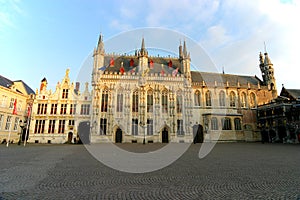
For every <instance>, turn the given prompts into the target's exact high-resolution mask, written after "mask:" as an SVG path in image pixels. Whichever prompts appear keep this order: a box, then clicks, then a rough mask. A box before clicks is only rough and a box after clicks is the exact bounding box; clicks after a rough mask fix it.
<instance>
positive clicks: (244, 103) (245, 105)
mask: <svg viewBox="0 0 300 200" xmlns="http://www.w3.org/2000/svg"><path fill="white" fill-rule="evenodd" d="M241 107H242V108H246V107H247V97H246V93H245V92H242V94H241Z"/></svg>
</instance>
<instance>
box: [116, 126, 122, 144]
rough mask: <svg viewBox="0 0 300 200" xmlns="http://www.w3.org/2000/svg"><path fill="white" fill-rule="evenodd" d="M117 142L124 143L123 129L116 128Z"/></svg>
mask: <svg viewBox="0 0 300 200" xmlns="http://www.w3.org/2000/svg"><path fill="white" fill-rule="evenodd" d="M116 143H122V129H120V128H118V129H117V130H116Z"/></svg>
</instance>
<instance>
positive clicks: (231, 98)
mask: <svg viewBox="0 0 300 200" xmlns="http://www.w3.org/2000/svg"><path fill="white" fill-rule="evenodd" d="M229 98H230V107H235V93H234V92H233V91H231V92H230V95H229Z"/></svg>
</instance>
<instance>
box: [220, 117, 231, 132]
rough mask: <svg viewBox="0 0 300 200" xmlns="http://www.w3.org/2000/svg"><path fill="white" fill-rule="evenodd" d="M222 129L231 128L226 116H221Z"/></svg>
mask: <svg viewBox="0 0 300 200" xmlns="http://www.w3.org/2000/svg"><path fill="white" fill-rule="evenodd" d="M222 130H231V120H230V118H228V117H225V118H222Z"/></svg>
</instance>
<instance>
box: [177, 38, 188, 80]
mask: <svg viewBox="0 0 300 200" xmlns="http://www.w3.org/2000/svg"><path fill="white" fill-rule="evenodd" d="M179 60H180V63H181V68H180V71H181V73H183V74H184V76H185V78H187V79H188V80H191V69H190V68H191V64H190V62H191V59H190V53H188V51H187V47H186V42H185V41H184V42H183V49H182V46H181V43H180V45H179Z"/></svg>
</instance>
